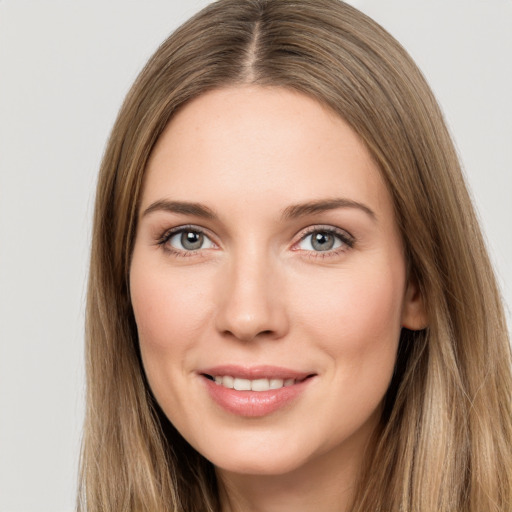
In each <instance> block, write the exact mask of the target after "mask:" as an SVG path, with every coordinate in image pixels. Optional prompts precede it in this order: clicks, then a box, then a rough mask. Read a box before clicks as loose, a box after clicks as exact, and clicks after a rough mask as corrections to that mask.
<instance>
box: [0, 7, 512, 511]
mask: <svg viewBox="0 0 512 512" xmlns="http://www.w3.org/2000/svg"><path fill="white" fill-rule="evenodd" d="M206 3H208V1H207V0H194V1H190V0H188V1H185V0H183V1H181V0H179V1H178V0H165V1H164V0H144V1H143V0H139V1H130V0H108V1H106V0H88V1H85V0H79V1H71V0H68V1H64V0H60V1H59V0H32V1H27V0H3V1H2V0H0V512H46V511H48V512H61V511H62V512H64V511H71V510H73V506H74V492H75V482H76V467H77V462H78V452H79V443H80V430H81V421H82V417H83V357H82V350H83V349H82V345H83V333H82V331H83V314H84V311H83V310H84V300H85V297H84V295H85V291H84V290H85V282H86V268H87V260H88V244H89V239H90V220H91V212H92V205H93V194H94V193H93V191H94V183H95V179H96V172H97V169H98V166H99V162H100V159H101V155H102V152H103V149H104V145H105V141H106V138H107V136H108V133H109V130H110V128H111V126H112V123H113V121H114V118H115V115H116V112H117V110H118V108H119V106H120V103H121V101H122V98H123V96H124V94H125V93H126V92H127V90H128V88H129V86H130V85H131V83H132V81H133V80H134V79H135V77H136V75H137V72H138V71H139V70H140V69H141V67H142V65H143V64H144V62H145V60H146V59H147V58H148V57H149V56H150V54H151V53H152V52H153V51H154V50H155V49H156V47H157V45H158V44H159V43H160V42H161V41H162V40H163V39H164V38H165V37H166V36H167V35H168V33H169V32H171V31H172V30H173V29H174V28H175V27H176V26H177V25H178V24H179V23H181V22H182V21H184V20H185V19H186V18H188V17H189V16H190V15H191V14H192V13H194V12H195V11H197V10H198V8H199V7H201V6H203V5H205V4H206ZM352 3H353V4H354V5H356V7H359V8H360V9H362V10H363V11H365V12H367V13H368V14H370V15H371V16H372V17H374V18H375V19H376V20H377V21H379V22H380V23H381V24H383V25H384V27H386V28H387V29H388V30H389V31H390V32H391V33H392V34H394V35H395V36H396V37H397V38H398V39H399V40H400V41H401V42H402V43H403V44H404V46H405V47H406V48H407V49H408V50H409V51H410V53H411V54H412V55H413V57H414V58H415V59H416V60H417V62H418V63H419V65H420V67H421V68H422V69H423V71H424V73H425V75H426V76H427V78H428V80H429V82H430V83H431V85H432V87H433V89H434V91H435V93H436V94H437V96H438V98H439V100H440V103H441V105H442V107H443V109H444V111H445V114H446V117H447V120H448V123H449V126H450V128H451V130H452V133H453V134H454V137H455V141H456V144H457V147H458V149H459V151H460V154H461V157H462V161H463V163H464V167H465V170H466V173H467V177H468V181H469V184H470V187H471V189H472V192H473V196H474V198H475V202H476V206H477V209H478V211H479V213H480V217H481V219H482V224H483V227H484V230H485V232H486V235H487V238H488V240H489V245H490V249H491V253H492V258H493V260H494V262H495V264H496V268H497V272H498V275H499V278H500V283H501V286H502V290H503V293H504V296H505V299H506V302H507V304H508V315H509V320H510V308H511V305H512V234H511V231H512V229H511V228H512V200H511V199H512V192H511V190H512V95H511V91H512V29H511V27H512V1H511V0H460V1H459V0H434V1H429V2H422V1H419V0H418V1H411V0H386V1H384V0H353V1H352ZM469 249H470V248H469ZM509 325H510V323H509Z"/></svg>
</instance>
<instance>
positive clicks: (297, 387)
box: [202, 376, 312, 418]
mask: <svg viewBox="0 0 512 512" xmlns="http://www.w3.org/2000/svg"><path fill="white" fill-rule="evenodd" d="M202 378H203V380H204V381H205V384H206V387H207V389H208V392H209V394H210V397H211V398H212V399H213V400H214V401H215V402H216V403H217V404H218V405H220V406H221V407H222V408H223V409H225V410H226V411H228V412H230V413H231V414H236V415H238V416H244V417H247V418H258V417H261V416H266V415H268V414H272V413H273V412H276V411H278V410H279V409H281V408H283V407H285V406H287V405H289V404H290V403H292V402H293V401H295V400H296V399H297V398H298V397H299V395H300V394H302V393H303V392H304V391H305V389H306V388H307V386H308V385H309V383H310V382H311V380H312V378H311V377H308V378H306V379H304V380H303V381H301V382H298V383H296V384H293V385H291V386H284V387H282V388H279V389H270V390H268V391H237V390H236V389H229V388H225V387H224V386H221V385H220V384H216V383H215V382H214V381H213V380H210V379H208V378H207V377H205V376H202Z"/></svg>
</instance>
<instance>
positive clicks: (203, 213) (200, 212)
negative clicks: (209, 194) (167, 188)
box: [142, 199, 217, 219]
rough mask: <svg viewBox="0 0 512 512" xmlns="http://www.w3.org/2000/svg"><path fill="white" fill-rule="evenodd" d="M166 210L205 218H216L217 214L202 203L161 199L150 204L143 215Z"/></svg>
mask: <svg viewBox="0 0 512 512" xmlns="http://www.w3.org/2000/svg"><path fill="white" fill-rule="evenodd" d="M156 211H165V212H170V213H178V214H181V215H194V216H195V217H201V218H203V219H215V218H216V217H217V216H216V215H215V213H214V211H213V210H211V209H210V208H208V207H207V206H204V205H202V204H200V203H189V202H187V201H167V200H165V199H161V200H159V201H155V202H154V203H152V204H151V205H149V206H148V207H147V208H146V209H145V210H144V213H143V214H142V217H145V216H146V215H149V214H150V213H152V212H156Z"/></svg>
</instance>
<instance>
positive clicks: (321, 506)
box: [80, 0, 512, 512]
mask: <svg viewBox="0 0 512 512" xmlns="http://www.w3.org/2000/svg"><path fill="white" fill-rule="evenodd" d="M87 354H88V362H87V365H88V368H87V371H88V407H87V419H86V428H85V436H84V448H83V457H82V489H81V501H80V508H81V509H82V510H89V511H96V510H141V511H142V510H147V511H160V510H161V511H164V510H166V511H167V510H176V511H181V510H183V511H187V512H188V511H204V510H212V511H216V510H219V511H220V510H222V511H231V510H233V511H234V510H247V511H248V510H280V511H284V510H301V509H302V510H311V509H312V508H313V507H314V508H316V509H317V510H339V511H349V510H350V511H369V510H382V511H395V510H396V511H399V510H407V511H415V512H423V511H429V512H430V511H432V510H443V511H452V510H453V511H475V512H476V511H482V510H496V511H508V510H511V509H512V464H511V462H512V457H511V448H510V444H511V443H510V441H511V440H512V424H511V421H512V420H511V417H512V414H511V397H510V390H511V381H512V379H511V358H510V346H509V343H508V338H507V330H506V325H505V321H504V316H503V311H502V306H501V303H500V298H499V293H498V291H497V288H496V284H495V280H494V277H493V273H492V270H491V267H490V264H489V261H488V257H487V254H486V250H485V247H484V244H483V242H482V237H481V234H480V231H479V228H478V224H477V221H476V219H475V215H474V213H473V209H472V206H471V203H470V200H469V197H468V194H467V191H466V188H465V185H464V182H463V179H462V176H461V172H460V168H459V164H458V161H457V157H456V154H455V151H454V148H453V145H452V143H451V141H450V138H449V135H448V133H447V130H446V127H445V125H444V122H443V119H442V115H441V113H440V111H439V108H438V106H437V104H436V102H435V100H434V98H433V96H432V94H431V92H430V90H429V88H428V86H427V85H426V83H425V81H424V79H423V77H422V75H421V73H420V72H419V71H418V69H417V68H416V66H415V65H414V64H413V62H412V61H411V59H410V57H409V56H408V55H407V54H406V53H405V51H404V50H403V49H402V48H401V47H400V46H399V44H398V43H397V42H396V41H394V39H393V38H392V37H391V36H389V34H387V33H386V32H385V31H384V30H383V29H382V28H380V27H379V26H378V25H376V24H375V23H374V22H372V21H371V20H369V19H368V18H367V17H365V16H364V15H362V14H361V13H359V12H358V11H356V10H355V9H353V8H351V7H349V6H347V5H345V4H343V3H340V2H338V1H336V0H303V1H301V2H300V3H295V2H290V1H280V0H254V1H247V2H239V1H234V0H221V1H220V2H217V3H215V4H212V5H210V6H209V7H207V8H206V9H205V10H203V11H202V12H201V13H199V14H198V15H197V16H195V17H194V18H193V19H191V20H190V21H189V22H187V23H186V24H185V25H183V26H182V27H181V28H180V29H179V30H178V31H177V32H176V33H175V34H173V35H172V36H171V37H170V38H169V39H168V40H167V41H165V42H164V43H163V45H162V46H161V47H160V48H159V50H158V51H157V52H156V54H155V55H154V56H153V57H152V59H151V60H150V62H149V63H148V64H147V66H146V68H145V69H144V70H143V71H142V73H141V75H140V76H139V78H138V80H137V81H136V83H135V85H134V86H133V88H132V90H131V91H130V93H129V95H128V97H127V99H126V101H125V103H124V105H123V107H122V109H121V112H120V114H119V117H118V120H117V122H116V125H115V127H114V129H113V133H112V136H111V139H110V142H109V145H108V148H107V151H106V154H105V158H104V162H103V166H102V169H101V172H100V177H99V183H98V192H97V199H96V212H95V221H94V233H93V248H92V257H91V271H90V284H89V293H88V311H87Z"/></svg>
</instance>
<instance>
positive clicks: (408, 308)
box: [402, 279, 428, 331]
mask: <svg viewBox="0 0 512 512" xmlns="http://www.w3.org/2000/svg"><path fill="white" fill-rule="evenodd" d="M425 306H426V305H425V301H424V298H423V295H422V294H421V292H420V290H419V287H418V285H417V283H416V280H415V279H410V280H409V283H408V284H407V289H406V291H405V296H404V305H403V309H402V327H405V328H407V329H410V330H411V331H420V330H422V329H425V328H426V327H427V326H428V316H427V311H426V307H425Z"/></svg>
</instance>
